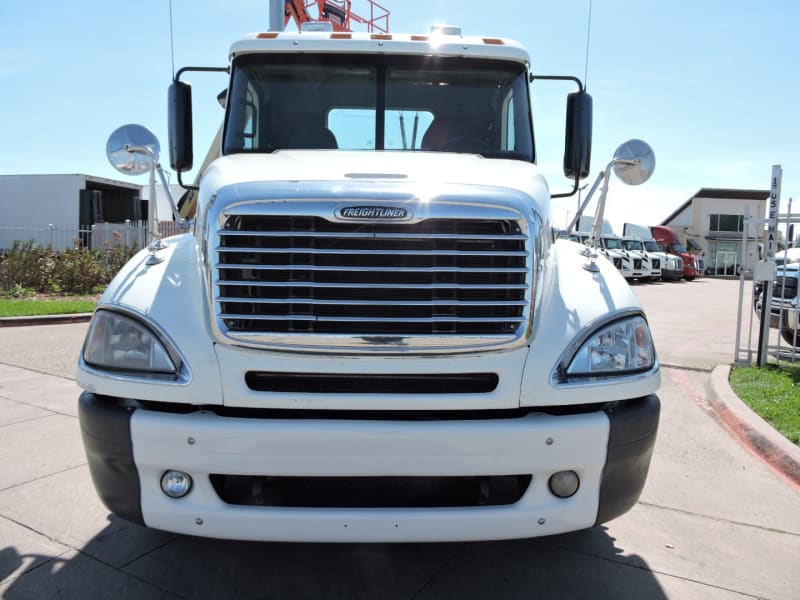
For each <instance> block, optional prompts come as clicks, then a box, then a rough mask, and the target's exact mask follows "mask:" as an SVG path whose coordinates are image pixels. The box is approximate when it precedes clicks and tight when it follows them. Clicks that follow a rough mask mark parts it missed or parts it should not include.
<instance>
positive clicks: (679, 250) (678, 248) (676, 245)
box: [671, 242, 688, 254]
mask: <svg viewBox="0 0 800 600" xmlns="http://www.w3.org/2000/svg"><path fill="white" fill-rule="evenodd" d="M671 248H672V251H673V252H674V253H675V254H688V253H687V252H686V248H684V247H683V244H681V243H680V242H672V244H671Z"/></svg>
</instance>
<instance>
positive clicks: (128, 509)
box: [78, 29, 660, 542]
mask: <svg viewBox="0 0 800 600" xmlns="http://www.w3.org/2000/svg"><path fill="white" fill-rule="evenodd" d="M229 58H230V63H229V66H228V69H229V82H230V83H229V87H228V91H227V101H226V103H225V104H226V112H225V124H224V130H223V135H222V137H221V143H220V146H219V148H218V150H215V152H217V153H218V154H219V157H218V158H216V160H214V161H213V162H211V164H210V165H209V166H208V167H207V168H205V169H204V171H203V172H202V173H201V178H200V179H199V185H198V189H197V190H196V193H197V198H198V200H197V207H198V208H197V214H196V217H195V220H194V223H193V228H192V230H191V231H190V232H188V233H186V234H184V235H180V236H177V237H172V238H168V239H167V240H165V241H164V242H163V243H162V244H154V245H153V246H152V247H151V248H150V249H149V250H144V251H143V252H141V253H140V254H139V255H137V256H136V257H134V259H133V260H131V262H130V263H129V264H128V265H127V266H126V267H124V268H123V270H122V271H121V272H120V273H119V275H118V276H117V277H116V278H115V279H114V281H113V282H112V284H111V285H110V286H109V287H108V289H107V290H106V291H105V293H104V294H103V296H102V298H101V299H100V302H99V304H98V306H97V309H96V312H95V314H94V316H93V319H92V322H91V325H90V327H89V331H88V334H87V337H86V341H85V345H84V348H83V351H82V353H81V356H80V360H79V366H78V381H79V383H80V385H81V386H82V388H83V389H84V390H85V391H84V392H83V393H82V394H81V396H80V403H79V405H80V423H81V428H82V433H83V440H84V444H85V448H86V452H87V456H88V460H89V466H90V469H91V473H92V477H93V480H94V483H95V486H96V488H97V492H98V494H99V496H100V497H101V498H102V500H103V501H104V503H105V504H106V506H107V507H108V508H109V509H110V510H111V511H112V512H114V513H116V514H117V515H119V516H121V517H123V518H125V519H128V520H130V521H133V522H136V523H140V524H144V525H146V526H148V527H153V528H157V529H161V530H167V531H172V532H178V533H183V534H190V535H199V536H209V537H216V538H233V539H247V540H294V541H362V542H364V541H395V542H400V541H440V540H488V539H502V538H517V537H532V536H540V535H548V534H555V533H561V532H566V531H573V530H579V529H583V528H589V527H592V526H594V525H596V524H598V523H603V522H605V521H608V520H609V519H613V518H614V517H616V516H618V515H620V514H622V513H624V512H625V511H627V510H628V509H630V508H631V507H632V506H633V505H634V504H635V503H636V501H637V499H638V497H639V494H640V491H641V489H642V486H643V485H644V482H645V477H646V474H647V471H648V468H649V463H650V456H651V453H652V450H653V445H654V441H655V437H656V430H657V425H658V419H659V400H658V398H657V396H656V395H655V392H656V391H657V389H658V387H659V383H660V372H659V363H658V360H657V357H656V352H655V349H654V346H653V341H652V338H651V334H650V330H649V327H648V324H647V319H646V317H645V314H644V312H643V311H642V308H641V306H640V304H639V302H638V300H637V298H636V296H635V295H634V294H633V293H632V291H631V290H630V288H629V286H628V285H627V284H626V283H625V281H624V279H623V278H622V277H621V276H620V275H619V273H618V272H617V270H616V269H615V268H614V267H613V265H612V264H611V263H610V262H608V261H606V260H603V259H601V260H596V256H593V255H591V252H588V253H587V249H586V248H585V247H583V246H581V245H579V244H576V243H574V242H570V241H568V240H557V239H554V237H553V234H552V230H551V193H550V188H549V186H548V183H547V182H546V181H545V179H544V177H543V176H542V174H541V172H540V170H539V168H538V167H537V164H536V158H537V152H536V146H535V144H534V138H533V126H532V116H531V110H530V93H531V92H530V83H531V82H532V81H533V80H534V79H535V77H532V75H531V72H530V58H529V56H528V53H527V52H526V51H525V50H524V49H523V48H522V47H521V46H520V45H519V44H517V43H515V42H513V41H510V40H506V39H500V38H485V37H470V36H464V35H461V34H460V33H459V32H457V31H454V30H452V29H450V30H447V32H446V33H445V32H439V33H432V34H422V35H404V34H368V33H364V34H359V33H342V32H326V31H317V32H309V31H301V32H294V33H291V32H276V31H270V32H264V33H257V34H252V35H248V36H246V37H244V39H242V40H240V41H238V42H236V43H234V44H233V46H232V48H231V51H230V57H229ZM188 71H190V70H188ZM185 72H187V71H184V73H185ZM560 79H568V80H572V81H575V82H576V83H577V85H578V86H579V89H578V91H576V92H574V93H572V94H570V96H569V99H568V111H567V136H566V140H567V143H566V146H567V147H566V152H565V159H564V167H565V173H566V175H567V176H569V177H570V178H571V179H573V180H574V186H573V191H574V189H576V188H577V187H578V180H579V179H580V178H582V177H585V176H586V175H587V174H588V171H589V153H590V145H591V143H590V139H591V98H590V97H589V96H588V95H587V94H586V92H585V90H583V89H582V86H581V85H580V82H578V81H577V80H574V79H573V78H563V77H562V78H560ZM170 116H171V121H170V149H171V157H172V160H171V162H172V165H173V168H174V169H175V170H176V171H178V172H184V171H186V170H187V169H188V168H189V167H190V165H191V162H192V159H191V149H192V139H191V132H192V118H191V89H190V87H189V85H188V84H187V83H185V82H184V81H182V80H180V76H178V78H177V79H176V80H175V81H174V82H173V85H172V87H171V91H170ZM626 148H627V146H626ZM637 148H638V146H637ZM131 150H132V149H131ZM644 162H646V161H644ZM642 164H643V159H642V158H641V157H640V156H637V155H636V152H634V153H633V154H631V153H630V152H629V153H627V154H626V153H625V152H623V153H622V155H621V156H620V157H617V158H616V159H615V160H614V161H612V163H610V164H609V169H610V168H611V167H612V165H614V169H615V170H616V171H617V173H618V174H619V175H620V176H622V173H623V172H625V171H626V170H627V171H630V172H632V173H634V174H636V173H637V172H638V171H640V170H641V168H642ZM608 172H609V170H608V169H607V170H606V171H604V172H603V173H602V174H601V175H604V176H605V186H606V187H607V185H608V177H607V175H608ZM600 218H602V215H600Z"/></svg>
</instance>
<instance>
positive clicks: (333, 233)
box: [213, 215, 530, 336]
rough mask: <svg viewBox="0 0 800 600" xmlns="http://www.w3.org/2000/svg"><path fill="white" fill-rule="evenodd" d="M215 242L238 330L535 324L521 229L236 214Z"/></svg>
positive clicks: (387, 330) (472, 222) (221, 281)
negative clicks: (529, 319)
mask: <svg viewBox="0 0 800 600" xmlns="http://www.w3.org/2000/svg"><path fill="white" fill-rule="evenodd" d="M217 243H218V246H217V248H216V252H215V259H216V260H215V261H214V265H213V267H214V271H215V283H216V286H215V287H216V290H215V298H214V300H215V302H216V305H217V314H218V317H217V318H218V320H219V322H220V323H221V324H222V325H224V328H225V329H226V330H227V331H229V332H240V333H241V332H245V333H271V334H281V333H307V334H343V335H349V336H353V335H370V336H381V335H389V336H408V335H431V334H436V335H473V336H474V335H497V334H501V335H512V334H515V333H517V332H518V330H519V329H520V328H521V327H522V326H523V325H524V323H525V322H526V317H525V315H526V309H527V305H528V300H527V298H528V288H529V279H528V275H529V271H530V265H529V264H528V263H529V258H528V257H529V254H530V251H529V248H528V236H527V235H526V233H525V232H524V231H523V229H522V228H521V227H520V224H519V223H518V222H517V221H514V220H489V219H441V218H435V219H427V220H423V221H421V222H418V223H399V222H398V223H363V222H358V223H336V222H332V221H328V220H326V219H323V218H321V217H314V216H285V215H274V216H273V215H245V216H242V215H236V216H230V217H228V218H227V220H226V221H225V222H224V226H223V227H222V228H221V229H220V230H219V231H218V232H217Z"/></svg>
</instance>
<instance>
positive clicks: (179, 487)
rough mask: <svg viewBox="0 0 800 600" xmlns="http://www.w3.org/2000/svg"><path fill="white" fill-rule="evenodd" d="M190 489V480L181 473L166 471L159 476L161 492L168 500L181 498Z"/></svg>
mask: <svg viewBox="0 0 800 600" xmlns="http://www.w3.org/2000/svg"><path fill="white" fill-rule="evenodd" d="M191 489H192V478H191V477H190V476H189V474H188V473H184V472H183V471H167V472H166V473H164V474H163V475H162V476H161V491H162V492H164V493H165V494H166V495H167V496H169V497H170V498H183V497H184V496H185V495H186V494H188V493H189V492H190V491H191Z"/></svg>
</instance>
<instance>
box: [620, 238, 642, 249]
mask: <svg viewBox="0 0 800 600" xmlns="http://www.w3.org/2000/svg"><path fill="white" fill-rule="evenodd" d="M622 244H623V246H625V250H641V249H642V242H640V241H639V240H624V241H623V242H622Z"/></svg>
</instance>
